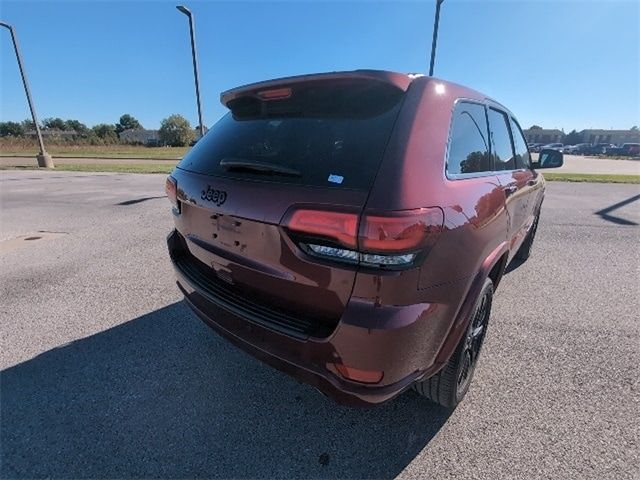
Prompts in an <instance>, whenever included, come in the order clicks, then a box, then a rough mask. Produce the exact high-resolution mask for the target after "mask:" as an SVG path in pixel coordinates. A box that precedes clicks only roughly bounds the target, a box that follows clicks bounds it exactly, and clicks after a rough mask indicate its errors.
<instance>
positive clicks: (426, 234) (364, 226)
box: [284, 207, 444, 268]
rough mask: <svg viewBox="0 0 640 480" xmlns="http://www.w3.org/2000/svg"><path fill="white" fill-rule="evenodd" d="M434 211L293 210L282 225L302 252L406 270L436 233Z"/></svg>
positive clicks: (438, 216) (439, 218)
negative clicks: (347, 211)
mask: <svg viewBox="0 0 640 480" xmlns="http://www.w3.org/2000/svg"><path fill="white" fill-rule="evenodd" d="M443 222H444V216H443V213H442V210H441V209H440V208H437V207H435V208H419V209H415V210H403V211H393V212H382V213H379V212H370V213H367V212H365V214H363V215H362V216H361V218H359V216H358V215H357V214H355V213H344V212H335V211H325V210H312V209H301V210H295V211H294V212H293V213H292V214H290V215H289V216H288V217H287V219H285V222H284V224H285V227H286V228H287V229H288V230H289V231H290V232H291V233H292V237H294V240H295V241H297V243H298V245H299V246H300V247H301V248H302V249H303V250H304V251H306V252H307V253H308V254H310V255H312V256H316V257H320V258H325V259H331V260H335V261H341V262H347V263H357V264H360V265H363V266H367V267H377V268H407V267H410V266H412V265H414V264H415V261H416V259H417V258H418V257H419V256H420V255H422V254H424V253H426V252H427V251H428V250H429V248H430V247H431V246H433V244H434V243H435V241H436V239H437V237H438V236H439V234H440V232H441V231H442V225H443Z"/></svg>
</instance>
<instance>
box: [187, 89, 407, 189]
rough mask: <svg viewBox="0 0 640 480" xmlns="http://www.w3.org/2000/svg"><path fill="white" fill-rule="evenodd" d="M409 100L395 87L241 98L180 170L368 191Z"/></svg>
mask: <svg viewBox="0 0 640 480" xmlns="http://www.w3.org/2000/svg"><path fill="white" fill-rule="evenodd" d="M281 90H282V89H281ZM284 90H288V89H284ZM402 96H403V92H402V91H401V90H399V89H397V88H396V87H395V86H392V85H388V84H385V83H382V82H371V81H355V80H351V81H343V82H337V83H336V82H335V81H334V82H332V83H331V84H326V83H321V82H318V81H316V82H311V83H309V84H307V85H306V86H298V87H295V86H294V87H292V88H291V94H290V96H287V97H286V98H282V99H275V100H261V99H260V98H258V97H256V96H251V95H249V96H247V97H240V98H238V99H236V100H234V101H232V102H230V104H229V106H230V108H231V112H229V113H228V114H227V115H225V116H224V117H223V118H222V119H221V120H220V121H219V122H218V123H216V124H215V125H214V126H213V127H212V128H211V130H210V131H209V132H208V133H207V134H206V135H205V136H204V137H203V138H202V139H201V140H200V141H199V142H198V143H197V144H196V145H195V146H194V147H193V149H192V150H191V151H190V152H189V154H188V155H187V156H186V157H185V158H184V159H183V160H182V161H181V162H180V163H179V164H178V168H180V169H183V170H189V171H193V172H196V173H201V174H206V175H215V176H220V177H231V178H239V179H249V180H260V181H270V182H278V183H292V184H300V185H309V186H331V187H336V188H356V189H366V188H369V187H370V186H371V184H372V182H373V179H374V178H375V175H376V173H377V171H378V168H379V165H380V162H381V160H382V156H383V154H384V151H385V148H386V145H387V143H388V141H389V137H390V135H391V131H392V129H393V125H394V123H395V119H396V117H397V115H398V111H399V109H400V105H401V103H402V102H401V100H402ZM221 162H222V165H221ZM247 164H249V165H253V166H255V165H258V166H260V167H263V166H264V167H265V169H264V170H263V171H258V170H257V169H256V168H246V165H247ZM242 165H245V167H242Z"/></svg>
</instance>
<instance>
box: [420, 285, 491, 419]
mask: <svg viewBox="0 0 640 480" xmlns="http://www.w3.org/2000/svg"><path fill="white" fill-rule="evenodd" d="M492 301H493V282H492V281H491V279H489V278H487V279H486V280H485V281H484V285H483V286H482V291H481V292H480V295H479V296H478V299H477V300H476V304H475V306H474V308H473V313H472V315H471V319H470V321H469V326H468V328H467V331H466V332H465V334H464V335H463V337H462V338H461V339H460V343H458V346H457V347H456V349H455V351H454V352H453V355H451V358H450V359H449V361H448V362H447V364H446V365H445V366H444V368H443V369H442V370H440V371H439V372H438V373H437V374H435V375H434V376H433V377H431V378H427V379H425V380H422V381H420V382H417V383H416V384H415V385H414V386H413V388H414V390H415V391H416V392H418V394H420V395H422V396H423V397H426V398H428V399H429V400H431V401H432V402H435V403H438V404H440V405H442V406H443V407H445V408H450V409H453V408H455V407H456V406H457V405H458V404H459V403H460V402H461V401H462V399H463V398H464V396H465V395H466V394H467V392H468V391H469V386H470V385H471V380H472V378H473V373H474V371H475V368H476V365H477V364H478V358H479V356H480V352H481V350H482V344H483V343H484V338H485V336H486V333H487V326H488V324H489V317H490V315H491V302H492Z"/></svg>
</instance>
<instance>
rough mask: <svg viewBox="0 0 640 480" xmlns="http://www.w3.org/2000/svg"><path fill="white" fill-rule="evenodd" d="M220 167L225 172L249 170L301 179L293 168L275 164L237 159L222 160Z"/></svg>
mask: <svg viewBox="0 0 640 480" xmlns="http://www.w3.org/2000/svg"><path fill="white" fill-rule="evenodd" d="M220 166H221V167H223V168H224V169H225V170H249V171H251V172H258V173H265V174H278V175H289V176H291V177H301V176H302V173H301V172H300V171H298V170H295V169H293V168H287V167H283V166H282V165H277V164H275V163H265V162H256V161H254V160H241V159H238V158H223V159H222V160H221V161H220Z"/></svg>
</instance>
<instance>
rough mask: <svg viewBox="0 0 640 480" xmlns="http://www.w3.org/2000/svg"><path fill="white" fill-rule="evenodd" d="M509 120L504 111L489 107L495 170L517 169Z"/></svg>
mask: <svg viewBox="0 0 640 480" xmlns="http://www.w3.org/2000/svg"><path fill="white" fill-rule="evenodd" d="M507 122H508V120H507V116H506V115H505V114H504V113H502V112H499V111H498V110H494V109H493V108H490V109H489V125H490V127H491V138H492V140H493V158H494V162H493V163H494V168H495V170H515V168H516V163H515V159H514V155H513V145H512V144H511V135H510V134H509V126H508V125H507Z"/></svg>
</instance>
